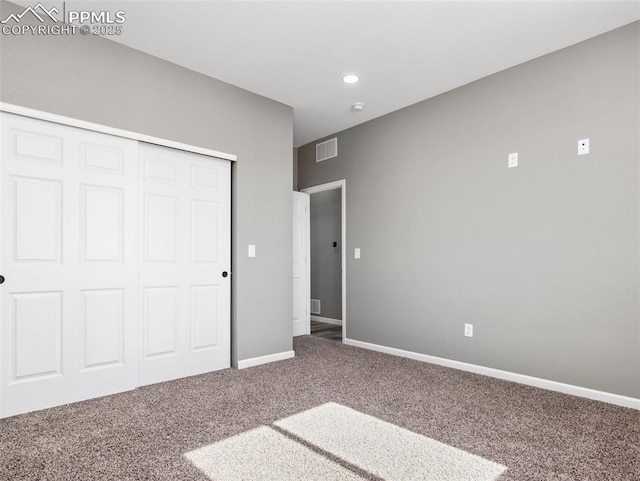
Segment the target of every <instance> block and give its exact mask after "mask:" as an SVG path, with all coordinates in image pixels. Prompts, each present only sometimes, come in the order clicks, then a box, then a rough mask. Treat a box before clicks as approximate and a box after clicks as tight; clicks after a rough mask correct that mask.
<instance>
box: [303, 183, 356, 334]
mask: <svg viewBox="0 0 640 481" xmlns="http://www.w3.org/2000/svg"><path fill="white" fill-rule="evenodd" d="M336 189H340V192H341V198H340V209H341V217H342V218H341V226H340V230H341V232H340V236H341V240H340V242H341V243H342V253H341V263H342V342H345V340H346V339H347V181H346V180H345V179H341V180H336V181H333V182H327V183H326V184H320V185H314V186H311V187H306V188H304V189H300V192H304V193H305V194H309V195H311V194H317V193H319V192H326V191H328V190H336ZM307 220H308V221H309V222H310V221H311V209H309V210H308V211H307ZM307 244H308V245H307V249H308V250H310V248H311V236H308V238H307ZM308 269H309V274H310V273H311V259H309V264H308ZM309 292H311V281H309ZM309 332H311V319H310V318H309Z"/></svg>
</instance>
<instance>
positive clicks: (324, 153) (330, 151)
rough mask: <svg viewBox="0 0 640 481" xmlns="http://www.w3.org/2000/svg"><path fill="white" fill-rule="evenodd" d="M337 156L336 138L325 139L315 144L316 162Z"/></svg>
mask: <svg viewBox="0 0 640 481" xmlns="http://www.w3.org/2000/svg"><path fill="white" fill-rule="evenodd" d="M337 156H338V138H337V137H334V138H333V139H329V140H325V141H324V142H320V143H319V144H316V162H322V161H323V160H327V159H330V158H332V157H337Z"/></svg>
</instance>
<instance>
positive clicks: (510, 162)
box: [507, 152, 518, 169]
mask: <svg viewBox="0 0 640 481" xmlns="http://www.w3.org/2000/svg"><path fill="white" fill-rule="evenodd" d="M507 166H508V167H509V168H510V169H513V168H514V167H518V152H513V153H512V154H509V157H508V159H507Z"/></svg>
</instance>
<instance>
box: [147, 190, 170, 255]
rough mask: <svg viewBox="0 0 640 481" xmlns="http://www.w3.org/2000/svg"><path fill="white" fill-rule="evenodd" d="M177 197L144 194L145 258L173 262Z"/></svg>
mask: <svg viewBox="0 0 640 481" xmlns="http://www.w3.org/2000/svg"><path fill="white" fill-rule="evenodd" d="M177 202H178V199H176V198H175V197H171V196H166V195H155V194H145V198H144V243H145V260H146V261H150V262H175V260H176V242H177V241H176V234H177V230H176V228H177V217H176V216H177V212H178V209H177Z"/></svg>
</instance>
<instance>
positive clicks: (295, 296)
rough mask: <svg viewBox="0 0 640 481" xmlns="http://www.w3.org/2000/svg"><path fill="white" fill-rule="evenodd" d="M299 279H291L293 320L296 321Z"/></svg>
mask: <svg viewBox="0 0 640 481" xmlns="http://www.w3.org/2000/svg"><path fill="white" fill-rule="evenodd" d="M301 287H302V286H301V282H300V279H296V278H294V279H293V320H294V321H297V320H298V319H300V294H301V292H300V289H301Z"/></svg>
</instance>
